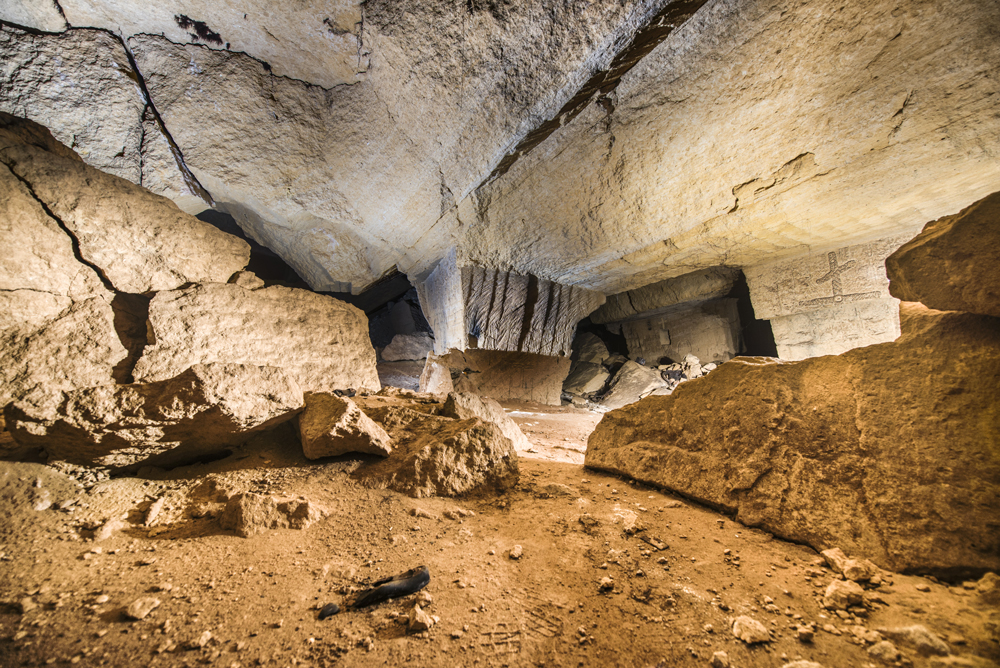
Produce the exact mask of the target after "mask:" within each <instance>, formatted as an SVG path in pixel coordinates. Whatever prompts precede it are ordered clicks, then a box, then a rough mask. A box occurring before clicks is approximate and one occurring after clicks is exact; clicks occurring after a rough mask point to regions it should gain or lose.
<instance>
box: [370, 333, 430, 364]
mask: <svg viewBox="0 0 1000 668" xmlns="http://www.w3.org/2000/svg"><path fill="white" fill-rule="evenodd" d="M433 350H434V338H433V337H432V336H431V335H430V334H427V333H424V332H421V333H418V334H397V335H396V336H394V337H392V343H390V344H389V345H387V346H386V347H385V348H383V349H382V359H384V360H385V361H387V362H399V361H402V360H422V359H426V358H427V354H428V353H430V352H431V351H433Z"/></svg>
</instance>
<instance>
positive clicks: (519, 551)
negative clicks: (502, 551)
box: [510, 545, 524, 560]
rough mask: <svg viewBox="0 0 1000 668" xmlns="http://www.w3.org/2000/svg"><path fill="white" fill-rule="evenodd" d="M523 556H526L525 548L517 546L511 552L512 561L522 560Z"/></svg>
mask: <svg viewBox="0 0 1000 668" xmlns="http://www.w3.org/2000/svg"><path fill="white" fill-rule="evenodd" d="M523 554H524V548H523V547H521V546H520V545H515V546H514V547H512V548H511V550H510V558H511V559H515V560H516V559H520V558H521V556H522V555H523Z"/></svg>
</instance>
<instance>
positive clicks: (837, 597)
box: [823, 580, 865, 610]
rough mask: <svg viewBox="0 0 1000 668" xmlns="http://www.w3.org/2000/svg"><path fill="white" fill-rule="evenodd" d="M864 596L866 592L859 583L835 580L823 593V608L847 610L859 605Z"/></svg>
mask: <svg viewBox="0 0 1000 668" xmlns="http://www.w3.org/2000/svg"><path fill="white" fill-rule="evenodd" d="M864 595H865V590H864V589H862V588H861V585H859V584H858V583H857V582H853V581H851V580H834V581H833V582H831V583H830V584H829V586H828V587H827V588H826V591H824V592H823V607H825V608H826V609H827V610H847V608H849V607H851V606H852V605H859V604H860V603H861V601H862V599H863V598H864Z"/></svg>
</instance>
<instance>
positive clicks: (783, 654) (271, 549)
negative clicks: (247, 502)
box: [0, 404, 1000, 668]
mask: <svg viewBox="0 0 1000 668" xmlns="http://www.w3.org/2000/svg"><path fill="white" fill-rule="evenodd" d="M506 408H507V410H508V413H509V414H510V415H511V416H512V417H513V418H514V419H515V420H516V421H517V422H518V423H519V424H520V425H521V426H522V429H523V430H524V431H525V433H526V435H527V436H528V438H529V440H530V441H531V442H532V444H533V447H532V450H534V452H531V451H528V452H524V453H521V454H522V458H521V464H520V465H521V482H520V484H519V486H518V487H517V488H516V489H515V490H514V491H512V492H510V493H507V494H504V495H502V496H497V497H489V498H476V499H458V500H454V499H439V498H433V499H420V500H417V499H411V498H408V497H404V496H401V495H399V494H397V493H394V492H390V491H385V490H372V489H366V488H363V487H361V486H359V485H358V484H357V483H356V482H354V480H353V479H352V478H351V477H350V476H349V474H350V473H351V472H352V471H353V470H355V469H356V468H357V467H358V466H359V465H360V461H361V460H357V459H351V458H341V459H338V460H328V461H323V462H320V463H316V462H309V461H307V460H305V459H304V458H303V457H302V455H301V449H300V448H299V446H298V443H297V441H296V438H295V434H294V432H293V431H292V430H291V429H290V428H287V427H286V428H279V429H278V430H275V431H274V432H272V433H270V434H268V435H266V436H263V437H258V438H256V439H255V440H253V441H251V442H250V443H249V444H247V445H246V446H245V447H243V448H241V449H239V450H237V451H235V452H233V454H232V455H231V456H229V457H227V458H226V459H223V460H220V461H216V462H212V463H209V464H201V465H196V466H191V467H186V468H184V469H175V470H173V471H170V472H166V473H164V474H162V475H161V476H160V477H161V478H162V479H158V480H152V479H140V478H121V479H114V480H109V481H104V482H101V483H99V484H97V485H95V486H93V487H90V488H89V489H87V490H85V489H83V488H80V487H79V486H77V484H76V482H75V480H73V479H71V478H69V477H67V476H66V475H64V474H62V473H60V472H58V471H57V470H55V469H53V468H52V467H48V466H44V465H41V464H36V463H20V462H0V471H2V480H0V495H2V496H0V498H2V504H3V507H4V512H5V518H4V520H3V523H2V529H0V536H2V545H0V553H2V554H0V594H2V599H3V600H4V602H5V603H4V605H3V606H2V607H0V665H2V666H36V665H65V664H75V665H80V666H147V665H148V666H202V665H205V666H219V667H226V668H232V667H239V666H256V665H262V666H377V665H390V666H396V665H400V666H698V667H701V668H704V667H707V666H710V665H711V663H712V657H713V654H714V653H715V652H719V651H722V652H726V653H727V654H728V657H729V660H730V661H731V664H732V666H734V667H739V668H750V667H758V666H759V667H763V666H768V667H770V666H783V665H784V664H785V663H788V662H791V661H793V660H796V659H808V660H810V661H816V662H818V663H820V664H821V665H823V666H825V667H826V668H837V667H847V666H852V667H853V666H869V665H871V666H881V665H910V664H912V665H914V666H917V667H923V666H932V665H934V666H937V665H940V666H991V665H996V664H995V663H994V662H996V661H997V660H998V659H1000V644H998V641H1000V627H998V624H1000V612H998V610H997V608H996V606H995V605H990V604H988V603H987V602H986V601H984V600H983V598H982V597H981V595H980V594H979V593H977V592H976V591H975V590H974V589H971V588H967V587H966V586H963V585H962V584H956V585H952V586H947V585H944V584H940V583H937V582H935V581H932V580H929V579H925V578H919V577H909V576H901V575H888V576H887V577H886V582H885V583H883V584H882V585H881V586H880V587H877V588H875V589H873V590H872V594H871V595H872V596H873V597H874V598H877V599H879V600H880V601H881V602H876V603H873V604H872V606H871V609H868V610H865V611H859V614H858V616H853V617H848V618H846V619H845V618H842V617H839V616H837V615H836V614H834V613H832V612H829V611H826V610H824V609H822V608H821V607H820V606H819V604H818V602H817V597H818V595H819V594H820V593H821V592H822V591H823V589H825V588H826V586H827V585H828V584H829V583H830V582H831V580H832V579H833V577H834V574H833V573H832V572H831V571H830V570H829V569H827V568H825V567H824V566H822V565H821V560H820V559H818V555H817V554H816V553H815V552H814V551H813V550H811V549H809V548H807V547H804V546H800V545H794V544H791V543H787V542H784V541H781V540H776V539H774V538H772V537H771V536H770V535H768V534H766V533H763V532H760V531H757V530H754V529H749V528H747V527H744V526H742V525H740V524H738V523H736V522H734V521H733V520H732V519H730V518H728V517H725V516H723V515H720V514H718V513H715V512H713V511H711V510H708V509H705V508H702V507H699V506H697V505H695V504H692V503H689V502H687V501H684V500H683V499H680V498H677V497H675V496H672V495H670V494H667V493H663V492H661V491H658V490H655V489H649V488H646V487H644V486H640V485H636V484H634V483H631V482H628V481H625V480H621V479H618V478H615V477H611V476H607V475H603V474H600V473H595V472H592V471H588V470H585V469H584V468H583V467H582V465H581V463H582V458H583V452H584V450H585V439H586V436H587V435H588V434H589V433H590V431H591V430H592V429H593V428H594V426H595V425H596V424H597V422H598V421H599V420H600V415H597V414H593V413H589V412H587V411H584V410H582V409H578V408H570V407H567V408H563V409H553V408H552V407H543V406H539V405H514V404H508V405H507V406H506ZM206 476H210V477H212V478H213V479H215V480H217V481H220V482H221V483H224V484H225V485H228V486H230V487H231V488H234V489H239V490H251V491H256V492H261V493H266V494H274V495H278V496H299V495H300V496H304V497H306V498H308V499H309V500H310V502H311V503H314V504H317V505H319V506H322V507H324V508H325V509H326V510H327V512H328V513H329V514H328V515H327V517H326V518H325V519H323V520H321V521H319V522H317V523H315V524H313V525H312V526H310V527H309V528H307V529H304V530H292V529H277V530H271V531H268V532H266V533H263V534H260V535H257V536H253V537H251V538H240V537H237V536H235V535H232V533H231V532H226V531H223V530H222V529H221V527H220V525H219V523H218V520H217V519H214V518H212V517H211V516H210V514H209V516H205V517H201V518H197V519H196V518H193V517H192V516H191V511H192V510H195V509H196V503H195V502H196V500H197V494H195V493H193V492H192V490H193V489H194V488H196V487H197V485H198V484H199V483H200V482H201V481H203V480H204V479H205V478H206ZM45 492H47V493H48V496H49V499H50V500H51V501H55V502H56V504H57V506H56V507H54V508H51V509H47V510H41V511H36V510H33V509H32V504H33V503H34V502H36V501H37V500H38V499H39V498H42V497H43V496H44V494H43V493H45ZM161 498H162V499H164V501H163V504H162V506H163V508H162V510H161V512H160V514H159V517H158V518H157V519H156V520H154V521H153V522H152V526H150V527H147V526H144V518H145V516H146V514H147V513H148V508H149V507H150V505H152V503H153V502H154V501H155V500H157V499H161ZM43 505H44V504H43ZM58 505H62V506H63V509H59V508H58ZM457 509H461V510H471V511H472V512H473V513H474V515H466V516H465V517H462V516H461V515H458V514H456V513H454V511H455V510H457ZM202 510H204V509H202ZM416 511H419V512H418V516H414V515H413V514H411V513H413V512H416ZM199 512H201V511H199ZM195 514H198V512H196V513H195ZM446 514H447V515H451V516H452V517H455V518H456V519H448V517H447V516H446ZM118 516H120V517H125V518H127V521H126V523H125V524H124V527H123V528H122V529H121V530H119V531H117V532H116V533H114V534H113V535H112V536H111V537H109V538H107V539H105V540H102V541H100V542H95V541H94V540H93V539H92V536H93V531H92V530H90V529H92V528H93V527H96V526H97V525H98V524H100V522H102V521H103V520H106V519H107V518H109V517H118ZM428 516H429V517H428ZM515 546H521V549H522V551H523V555H522V556H521V557H520V559H516V560H515V559H512V558H510V554H511V550H513V549H514V548H515ZM421 564H424V565H426V566H427V567H428V568H429V569H430V572H431V581H430V584H429V585H428V587H427V588H426V590H425V591H426V592H427V593H429V594H430V595H431V596H432V598H433V602H432V603H431V604H430V605H429V606H427V607H426V611H427V612H428V613H429V614H431V615H434V616H436V617H437V618H439V621H438V622H437V623H436V624H435V625H434V626H433V627H432V628H431V629H430V631H426V632H422V633H415V634H411V633H408V632H407V627H406V625H405V624H404V623H401V622H402V621H405V619H406V617H407V615H408V613H409V611H410V610H411V609H412V608H413V606H414V598H415V597H414V596H409V597H406V598H402V599H396V600H392V601H388V602H386V603H382V604H380V605H377V606H374V607H373V608H370V609H366V610H357V611H356V610H352V609H345V610H343V611H341V612H340V614H338V615H336V616H333V617H330V618H328V619H325V620H322V621H320V620H319V619H318V610H319V608H320V607H321V606H322V605H324V604H326V603H330V602H340V603H342V602H344V600H345V598H347V597H348V596H349V595H350V593H351V592H352V591H353V590H356V589H361V588H363V587H364V584H365V583H366V582H371V581H375V580H377V579H379V578H382V577H387V576H389V575H393V574H396V573H400V572H403V571H406V570H408V569H410V568H413V567H415V566H418V565H421ZM605 577H607V578H611V583H610V586H609V588H608V589H607V590H606V591H601V589H600V586H599V582H600V581H601V580H602V578H605ZM967 586H968V587H972V586H973V585H972V584H971V583H970V584H968V585H967ZM918 587H919V589H918ZM921 589H927V591H921ZM147 596H148V597H154V598H156V599H158V600H159V601H160V605H159V606H158V607H157V608H156V609H154V610H153V611H152V612H151V613H150V614H149V615H148V616H147V617H145V618H144V619H142V620H140V621H129V620H128V619H126V617H125V615H124V610H125V609H126V607H127V606H128V605H129V604H131V603H132V602H133V601H135V600H136V599H138V598H140V597H147ZM739 615H749V616H750V617H753V618H754V619H756V620H759V621H760V622H762V623H763V624H764V625H765V626H766V627H767V628H768V629H770V631H771V635H772V641H771V642H767V643H762V644H759V645H754V646H748V645H745V644H744V643H743V642H741V641H739V640H736V639H735V638H734V637H733V634H732V632H731V630H730V629H731V625H732V620H733V619H734V618H735V617H737V616H739ZM811 622H814V623H815V624H816V633H815V637H814V639H813V640H812V642H802V641H800V640H799V639H798V638H797V634H796V631H795V627H796V626H798V625H802V624H807V623H811ZM913 624H921V625H923V626H926V627H927V628H928V629H930V630H931V631H933V632H935V633H937V634H938V635H940V636H942V637H943V638H944V639H945V640H946V641H948V642H949V645H950V648H951V651H952V652H953V656H950V657H927V656H923V655H921V654H920V653H919V652H918V651H917V650H916V649H915V648H913V647H912V646H909V645H906V644H905V643H902V642H900V643H897V646H898V647H899V649H900V650H901V651H902V652H903V659H902V661H900V662H895V663H893V662H889V663H885V662H880V661H877V660H875V659H873V658H872V657H871V656H870V655H869V654H868V653H867V651H866V648H867V647H868V646H870V644H871V641H872V640H874V636H872V635H871V633H870V632H871V631H873V630H875V629H878V628H880V627H901V626H909V625H913ZM824 625H829V626H828V630H827V631H824V630H822V629H823V627H824ZM956 655H957V656H956Z"/></svg>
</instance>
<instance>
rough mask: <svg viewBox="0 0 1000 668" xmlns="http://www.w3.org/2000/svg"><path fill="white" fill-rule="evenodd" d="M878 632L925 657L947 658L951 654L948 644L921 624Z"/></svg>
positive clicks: (883, 629) (881, 629)
mask: <svg viewBox="0 0 1000 668" xmlns="http://www.w3.org/2000/svg"><path fill="white" fill-rule="evenodd" d="M878 632H879V633H881V634H883V635H886V636H888V637H890V638H892V639H893V640H895V641H896V642H899V643H901V644H904V645H907V646H909V647H912V648H913V649H915V650H917V652H919V653H920V654H923V655H925V656H928V655H937V656H947V655H948V654H951V648H950V647H948V643H946V642H945V641H943V640H941V638H939V637H938V636H937V635H935V634H934V633H931V632H930V631H929V630H927V627H926V626H921V625H920V624H914V625H913V626H897V627H892V628H880V629H878Z"/></svg>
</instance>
